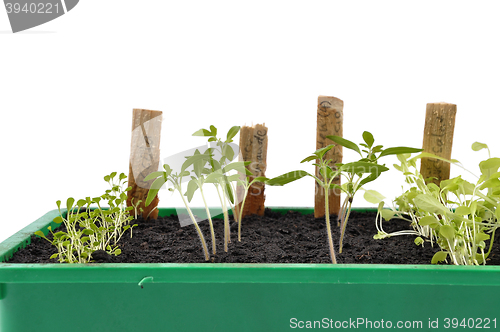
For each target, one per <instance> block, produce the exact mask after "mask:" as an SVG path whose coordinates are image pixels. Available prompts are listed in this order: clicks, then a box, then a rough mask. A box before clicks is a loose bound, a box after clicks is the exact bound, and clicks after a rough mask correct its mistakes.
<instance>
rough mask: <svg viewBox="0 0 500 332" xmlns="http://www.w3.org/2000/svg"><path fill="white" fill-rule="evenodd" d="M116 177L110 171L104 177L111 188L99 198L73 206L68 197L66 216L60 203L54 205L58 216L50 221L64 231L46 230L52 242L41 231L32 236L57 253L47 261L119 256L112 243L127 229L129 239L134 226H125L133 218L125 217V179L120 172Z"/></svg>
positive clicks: (86, 199) (128, 215) (73, 201)
mask: <svg viewBox="0 0 500 332" xmlns="http://www.w3.org/2000/svg"><path fill="white" fill-rule="evenodd" d="M116 175H117V173H116V172H113V173H111V174H109V175H106V176H105V177H104V180H105V181H106V182H108V183H109V185H110V187H111V189H108V190H106V191H105V194H104V195H102V196H100V197H95V198H92V199H91V198H90V197H86V198H85V199H79V200H77V201H76V205H75V199H74V198H72V197H70V198H68V199H67V200H66V208H67V211H66V213H63V211H61V201H57V202H56V204H57V207H58V209H59V213H60V215H59V216H58V217H56V218H54V222H56V223H58V224H61V223H64V225H65V226H66V232H63V231H59V232H56V233H54V232H53V231H52V228H51V227H48V230H49V232H50V233H51V234H52V240H49V239H48V238H47V237H46V236H45V235H44V234H43V233H42V232H41V231H37V232H36V233H35V235H37V236H40V237H42V238H44V239H46V240H47V241H49V242H50V243H52V244H53V245H54V246H56V247H57V250H58V252H57V253H55V254H53V255H52V256H51V257H50V258H51V259H52V258H57V260H58V261H59V262H61V263H64V262H66V263H88V262H90V259H91V255H90V253H92V252H95V251H100V250H101V251H104V250H107V251H108V252H109V253H110V254H113V255H115V256H116V255H119V254H120V253H121V250H120V249H117V247H116V243H117V242H118V241H119V240H120V238H121V237H122V235H123V234H124V233H125V231H126V230H128V229H130V234H131V236H132V228H133V227H135V226H137V225H133V226H130V225H129V223H130V221H131V220H132V219H133V218H132V217H131V216H130V214H129V211H130V209H129V208H127V207H126V206H125V204H126V199H125V196H124V195H126V194H125V191H126V190H125V189H124V187H125V179H126V178H127V176H126V175H125V174H124V173H121V174H120V175H119V176H118V177H116ZM115 181H118V182H115ZM101 201H107V203H108V205H109V207H110V208H109V209H107V210H105V209H102V208H101V206H100V202H101ZM92 204H97V208H95V209H90V206H91V205H92ZM134 208H135V207H134ZM80 211H85V212H80Z"/></svg>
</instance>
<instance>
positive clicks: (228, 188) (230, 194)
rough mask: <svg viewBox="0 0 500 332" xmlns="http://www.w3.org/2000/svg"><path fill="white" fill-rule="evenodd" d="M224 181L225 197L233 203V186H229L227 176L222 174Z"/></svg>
mask: <svg viewBox="0 0 500 332" xmlns="http://www.w3.org/2000/svg"><path fill="white" fill-rule="evenodd" d="M223 178H224V181H225V183H226V194H227V197H228V198H229V201H230V202H231V204H234V194H233V188H232V187H231V184H230V183H229V180H228V178H227V176H225V175H223Z"/></svg>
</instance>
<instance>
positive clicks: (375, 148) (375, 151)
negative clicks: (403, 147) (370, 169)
mask: <svg viewBox="0 0 500 332" xmlns="http://www.w3.org/2000/svg"><path fill="white" fill-rule="evenodd" d="M383 147H384V146H383V145H377V146H374V147H373V148H372V152H373V153H378V152H380V151H382V148H383Z"/></svg>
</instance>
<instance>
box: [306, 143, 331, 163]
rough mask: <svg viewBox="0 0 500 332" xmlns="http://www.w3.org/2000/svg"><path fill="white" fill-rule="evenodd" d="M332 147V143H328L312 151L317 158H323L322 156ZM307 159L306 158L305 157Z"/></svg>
mask: <svg viewBox="0 0 500 332" xmlns="http://www.w3.org/2000/svg"><path fill="white" fill-rule="evenodd" d="M333 147H334V145H333V144H330V145H327V146H325V147H323V148H320V149H318V150H316V151H314V152H313V154H315V155H316V156H317V158H318V159H323V156H324V155H325V154H326V153H327V152H328V151H329V150H331V149H332V148H333ZM306 159H307V158H306Z"/></svg>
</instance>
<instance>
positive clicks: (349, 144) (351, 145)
mask: <svg viewBox="0 0 500 332" xmlns="http://www.w3.org/2000/svg"><path fill="white" fill-rule="evenodd" d="M326 138H328V139H330V140H332V141H334V142H335V143H337V144H338V145H342V146H343V147H345V148H348V149H351V150H354V151H356V152H357V153H359V155H360V156H363V155H362V154H361V151H359V147H358V146H357V145H356V143H354V142H351V141H349V140H346V139H345V138H342V137H340V136H335V135H332V136H326Z"/></svg>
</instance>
